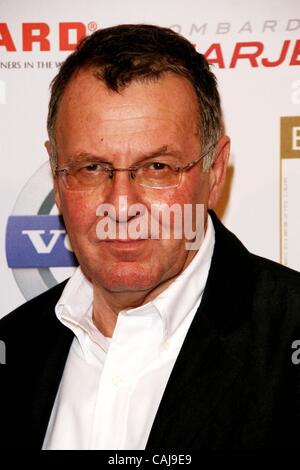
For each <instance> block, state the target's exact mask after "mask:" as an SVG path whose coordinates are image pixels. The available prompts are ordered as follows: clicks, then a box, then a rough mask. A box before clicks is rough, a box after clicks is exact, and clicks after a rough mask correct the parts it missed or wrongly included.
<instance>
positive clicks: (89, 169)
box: [82, 163, 104, 173]
mask: <svg viewBox="0 0 300 470" xmlns="http://www.w3.org/2000/svg"><path fill="white" fill-rule="evenodd" d="M103 169H104V168H103V166H102V165H101V164H100V163H90V164H88V165H85V166H84V167H83V168H82V170H84V171H87V172H89V173H94V172H95V171H99V170H103Z"/></svg>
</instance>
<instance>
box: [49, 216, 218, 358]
mask: <svg viewBox="0 0 300 470" xmlns="http://www.w3.org/2000/svg"><path fill="white" fill-rule="evenodd" d="M214 243H215V231H214V227H213V223H212V221H211V218H210V216H209V215H208V218H207V229H206V233H205V237H204V239H203V242H202V244H201V246H200V248H199V250H198V252H197V253H196V255H195V256H194V258H193V259H192V261H191V262H190V264H189V265H188V266H187V267H186V268H185V269H184V270H183V271H182V272H181V273H180V275H179V276H177V278H175V280H174V281H173V282H172V283H171V284H170V285H169V286H168V287H167V289H166V290H164V291H163V292H161V293H160V294H159V295H158V296H157V297H156V298H154V299H153V300H152V301H150V302H148V303H147V304H145V305H142V306H140V307H137V308H134V309H128V310H122V311H121V312H120V313H119V315H122V316H123V315H124V316H127V315H130V314H131V313H133V314H135V315H136V314H138V315H143V314H147V315H149V314H150V313H151V311H152V312H153V313H154V314H155V315H157V314H158V315H159V316H160V318H161V321H162V327H163V338H164V341H166V340H167V339H168V338H169V337H170V336H172V334H173V333H174V332H175V331H176V329H177V328H178V327H179V326H180V324H181V323H182V322H183V321H184V319H185V318H186V316H187V315H188V314H189V313H190V312H191V310H193V308H195V307H196V305H198V304H199V303H200V299H201V297H202V294H203V290H204V287H205V284H206V281H207V277H208V272H209V268H210V264H211V259H212V254H213V250H214ZM92 304H93V286H92V284H91V283H90V282H89V281H88V279H87V278H86V277H85V276H84V274H83V273H82V271H81V268H80V267H78V268H77V269H76V270H75V272H74V274H73V275H72V277H71V278H70V279H69V281H68V283H67V284H66V287H65V288H64V290H63V293H62V295H61V297H60V299H59V301H58V302H57V304H56V307H55V313H56V315H57V318H58V319H59V320H60V321H61V322H62V323H63V324H64V325H65V326H67V327H68V328H70V329H71V330H72V331H73V332H74V334H75V335H76V336H77V339H78V340H79V342H80V343H82V341H83V339H82V333H83V332H85V333H87V334H88V335H89V336H90V338H91V339H92V340H93V341H94V342H96V343H97V344H99V345H100V346H101V347H102V349H104V350H105V351H107V349H108V345H109V339H108V338H105V337H104V336H103V335H102V334H101V332H100V331H99V330H98V329H97V328H96V326H95V325H94V323H93V320H92ZM80 331H81V333H80Z"/></svg>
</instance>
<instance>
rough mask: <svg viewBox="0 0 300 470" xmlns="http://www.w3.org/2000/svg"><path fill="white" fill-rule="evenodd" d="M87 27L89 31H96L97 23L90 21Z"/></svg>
mask: <svg viewBox="0 0 300 470" xmlns="http://www.w3.org/2000/svg"><path fill="white" fill-rule="evenodd" d="M87 26H88V30H89V31H96V29H97V23H96V22H95V21H90V22H89V23H88V25H87Z"/></svg>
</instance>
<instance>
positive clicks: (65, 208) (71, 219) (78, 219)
mask: <svg viewBox="0 0 300 470" xmlns="http://www.w3.org/2000/svg"><path fill="white" fill-rule="evenodd" d="M60 201H61V213H62V215H63V217H64V221H65V224H66V225H67V229H68V228H72V231H74V232H75V233H76V232H77V233H78V232H81V231H86V230H87V229H88V227H89V226H90V225H92V224H93V223H94V222H95V219H96V206H97V204H96V203H95V202H94V200H93V198H89V197H87V195H84V194H83V193H79V192H78V193H61V194H60Z"/></svg>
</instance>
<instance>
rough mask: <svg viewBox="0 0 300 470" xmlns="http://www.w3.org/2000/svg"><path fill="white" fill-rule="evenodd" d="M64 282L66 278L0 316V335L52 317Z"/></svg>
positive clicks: (28, 326)
mask: <svg viewBox="0 0 300 470" xmlns="http://www.w3.org/2000/svg"><path fill="white" fill-rule="evenodd" d="M66 283H67V280H66V281H63V282H61V283H60V284H57V285H56V286H54V287H52V288H51V289H49V290H47V291H46V292H43V293H42V294H40V295H38V296H37V297H34V298H33V299H31V300H29V301H28V302H26V303H24V304H22V305H20V306H19V307H18V308H16V309H15V310H13V311H12V312H10V313H8V314H7V315H6V316H4V317H3V318H1V319H0V334H1V336H2V334H3V333H9V332H10V331H11V332H14V334H16V333H17V332H18V331H19V332H21V331H22V330H23V328H24V329H25V330H26V329H28V328H30V327H31V326H32V325H34V324H36V322H37V321H43V322H45V320H46V319H49V318H54V315H53V313H54V307H55V305H56V303H57V301H58V300H59V298H60V296H61V294H62V291H63V289H64V287H65V285H66ZM23 331H24V330H23Z"/></svg>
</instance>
